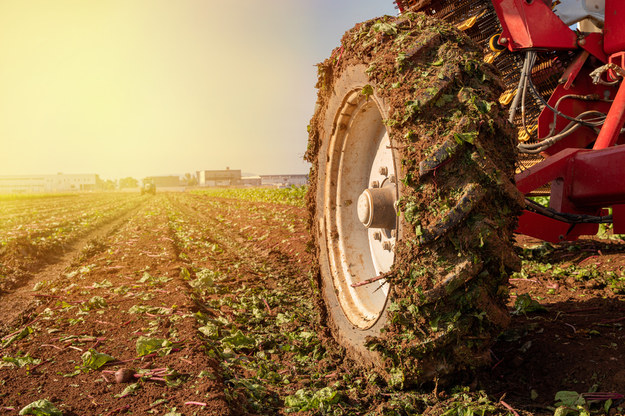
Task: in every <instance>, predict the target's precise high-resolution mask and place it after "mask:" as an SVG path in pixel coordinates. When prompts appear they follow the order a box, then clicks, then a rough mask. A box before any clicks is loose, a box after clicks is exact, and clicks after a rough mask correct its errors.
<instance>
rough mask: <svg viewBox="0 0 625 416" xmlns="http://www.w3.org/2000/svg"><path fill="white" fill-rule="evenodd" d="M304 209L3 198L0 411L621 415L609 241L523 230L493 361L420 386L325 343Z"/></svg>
mask: <svg viewBox="0 0 625 416" xmlns="http://www.w3.org/2000/svg"><path fill="white" fill-rule="evenodd" d="M304 199H305V195H304V192H302V191H301V190H296V191H293V190H276V191H273V192H266V191H258V190H237V191H228V190H220V191H214V192H212V191H210V192H197V193H159V192H157V194H156V195H155V196H140V195H137V194H80V195H64V196H46V197H42V198H22V199H15V200H12V199H0V339H1V340H0V357H2V360H1V361H0V414H7V415H12V414H18V413H19V412H20V410H22V409H24V408H25V407H27V406H29V405H31V407H33V408H35V407H39V408H40V409H41V412H43V413H40V414H51V415H60V414H63V415H116V414H136V415H147V414H154V415H170V416H174V415H195V414H197V415H204V414H205V415H246V414H257V415H265V414H270V415H271V414H288V413H298V414H331V415H348V414H361V415H365V414H370V415H378V414H387V415H412V414H426V415H473V414H476V415H477V414H502V415H505V414H509V415H517V414H518V415H553V414H554V413H555V412H556V407H558V405H562V404H565V405H568V406H569V407H570V408H571V411H570V412H569V413H568V414H569V415H580V416H581V415H584V414H588V413H584V412H585V411H586V410H585V407H587V408H589V410H590V411H591V413H592V414H612V415H614V414H624V413H625V402H624V400H623V399H624V396H623V395H625V366H624V365H623V363H624V362H625V330H624V329H623V325H625V302H624V301H625V244H624V243H623V241H622V240H621V239H620V238H616V237H615V236H609V235H608V236H605V237H604V238H593V239H586V240H581V241H579V242H575V243H567V244H563V245H559V246H553V245H549V244H544V243H541V242H540V241H537V240H532V239H529V238H525V237H519V238H518V243H517V249H518V251H519V253H520V254H521V257H522V259H523V269H522V271H521V272H519V273H517V274H515V275H514V276H512V279H511V281H510V301H509V309H510V312H511V314H512V322H511V325H510V328H509V329H508V330H507V331H506V332H505V333H504V334H502V336H501V337H500V339H499V340H498V342H497V343H496V344H495V346H494V347H493V349H492V364H491V366H490V367H489V368H486V369H484V371H482V372H480V373H478V374H477V375H476V376H475V377H468V378H466V379H464V380H461V382H459V383H460V384H458V385H457V386H455V387H449V388H445V389H443V388H442V387H440V388H439V387H438V386H422V387H421V388H416V387H415V386H405V385H403V383H402V380H401V378H398V379H397V380H393V382H391V383H390V384H389V383H387V382H385V381H384V380H383V379H381V378H380V377H379V376H377V375H376V374H375V373H374V372H372V371H368V370H365V369H361V368H359V367H358V363H354V362H351V361H349V360H347V359H346V358H344V355H343V353H342V351H341V349H340V348H339V347H338V346H336V344H335V343H334V342H333V341H332V339H331V338H329V332H328V331H327V330H326V329H325V328H324V326H323V313H322V312H321V310H320V308H319V306H318V304H317V301H316V299H317V288H316V276H315V275H314V272H313V271H314V270H315V268H314V261H315V260H314V259H313V258H312V256H311V254H310V253H311V251H310V250H309V248H308V246H307V245H308V241H309V237H308V231H307V221H308V219H307V212H306V208H305V207H304V205H305V202H304ZM118 380H119V381H121V382H117V381H118ZM563 391H568V392H569V393H562V392H563ZM559 392H560V393H559ZM572 392H576V393H572ZM556 395H558V398H559V400H556V399H555V397H556ZM578 405H579V406H581V407H577V406H578ZM46 409H47V410H46ZM33 414H34V413H33ZM560 414H561V415H564V414H566V413H564V411H563V410H560Z"/></svg>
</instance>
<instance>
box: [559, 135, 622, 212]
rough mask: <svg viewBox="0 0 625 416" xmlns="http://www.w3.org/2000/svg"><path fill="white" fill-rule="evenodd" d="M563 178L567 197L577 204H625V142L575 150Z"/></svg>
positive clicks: (582, 205)
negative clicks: (567, 174) (566, 188)
mask: <svg viewBox="0 0 625 416" xmlns="http://www.w3.org/2000/svg"><path fill="white" fill-rule="evenodd" d="M566 180H567V181H568V182H570V191H569V195H568V198H569V200H571V201H572V202H573V203H574V204H575V206H577V207H597V208H601V207H606V206H610V205H614V204H625V146H624V145H621V146H615V147H611V148H608V149H604V150H592V151H581V152H579V153H577V154H576V155H575V157H574V159H573V169H572V175H571V177H568V178H566Z"/></svg>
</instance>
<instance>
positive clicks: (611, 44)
mask: <svg viewBox="0 0 625 416" xmlns="http://www.w3.org/2000/svg"><path fill="white" fill-rule="evenodd" d="M492 3H493V6H494V8H495V11H496V12H497V15H498V17H499V20H500V22H501V25H502V28H503V33H502V35H501V36H502V38H504V41H503V42H501V43H502V44H505V45H506V46H507V48H508V49H509V50H510V51H513V52H517V51H523V50H546V51H550V50H563V49H564V50H571V51H578V52H579V59H577V60H575V61H574V62H573V63H572V64H571V66H570V67H569V68H568V69H567V71H565V74H564V79H563V80H562V82H563V83H562V85H560V86H558V87H557V88H556V90H555V91H554V93H553V94H552V96H551V97H550V99H549V103H550V105H552V106H553V105H555V103H556V102H557V101H558V99H560V98H561V97H563V96H564V95H568V94H579V95H590V94H596V95H597V96H598V97H600V98H609V99H612V100H614V101H613V102H612V103H611V104H610V103H606V102H603V101H599V100H595V101H581V100H575V99H565V100H564V101H563V102H562V104H561V106H560V107H559V108H558V109H559V110H560V111H562V112H563V113H565V114H567V115H569V116H571V117H573V116H576V115H578V114H580V113H582V112H584V111H587V110H591V109H592V110H597V111H601V112H603V113H607V117H606V120H605V122H604V124H603V126H602V128H601V130H600V131H599V134H598V135H596V134H595V132H594V131H593V130H592V129H590V128H588V127H581V128H579V129H578V130H577V131H576V132H575V133H573V134H571V135H570V136H569V137H567V138H566V139H564V140H562V141H560V142H558V143H556V144H554V145H553V146H552V147H551V148H549V149H547V150H546V152H545V156H546V158H545V159H544V160H543V161H542V162H540V163H538V164H537V165H535V166H533V167H532V168H530V169H528V170H525V171H524V172H522V173H520V174H518V175H517V176H516V178H515V179H516V182H517V187H518V189H519V190H520V191H521V192H523V193H524V194H528V193H530V192H532V191H534V190H536V189H537V188H539V187H541V186H543V185H545V184H547V183H551V198H550V207H551V208H553V209H555V210H557V211H559V212H565V213H573V214H588V215H596V216H598V215H602V214H603V213H604V208H605V207H612V215H613V221H614V230H615V232H617V233H623V232H625V145H617V143H625V135H621V134H620V132H621V129H622V128H623V125H624V124H625V82H622V83H621V85H620V86H619V87H618V89H617V88H615V87H608V86H604V85H595V84H592V83H591V82H589V80H590V77H589V73H590V71H592V70H593V69H595V68H596V67H598V66H600V65H602V64H603V63H605V62H606V61H610V62H613V61H614V62H616V63H617V64H619V65H620V66H623V65H624V62H625V59H624V55H623V53H622V52H623V51H625V28H624V26H623V25H622V23H621V21H622V19H623V18H624V17H625V2H623V1H621V0H607V1H606V22H605V30H604V34H603V36H602V35H601V34H590V35H581V34H576V33H575V32H573V31H572V30H571V29H570V28H568V27H567V26H566V25H565V24H564V23H563V22H562V21H561V20H560V19H559V18H558V17H557V16H556V15H555V14H554V13H553V12H552V11H551V8H550V7H549V6H548V5H547V4H546V2H544V1H542V0H492ZM589 57H590V58H589ZM591 58H592V59H594V60H595V61H594V62H591V61H592V59H591ZM552 123H553V112H552V111H551V110H550V109H548V108H546V109H544V110H543V112H542V114H541V115H540V117H539V121H538V125H539V128H538V134H539V137H545V136H546V135H547V134H548V133H549V130H550V125H551V124H552ZM568 123H569V121H568V120H566V119H564V118H562V117H558V118H557V122H556V131H561V130H562V128H564V127H565V126H566V125H567V124H568ZM591 145H592V146H593V147H592V150H590V149H587V148H588V147H589V146H591ZM597 230H598V224H576V225H572V224H569V223H565V222H562V221H558V220H556V219H553V218H548V217H546V216H543V215H540V214H537V213H533V212H529V211H524V213H523V215H521V217H520V218H519V226H518V228H517V232H519V233H522V234H527V235H531V236H534V237H537V238H540V239H543V240H546V241H551V242H557V241H561V240H575V239H577V238H578V237H579V236H580V235H588V234H596V232H597Z"/></svg>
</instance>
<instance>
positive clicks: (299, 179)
mask: <svg viewBox="0 0 625 416" xmlns="http://www.w3.org/2000/svg"><path fill="white" fill-rule="evenodd" d="M260 179H261V184H262V185H263V186H304V185H308V175H260Z"/></svg>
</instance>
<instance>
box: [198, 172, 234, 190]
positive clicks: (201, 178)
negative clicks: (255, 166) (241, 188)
mask: <svg viewBox="0 0 625 416" xmlns="http://www.w3.org/2000/svg"><path fill="white" fill-rule="evenodd" d="M197 178H198V185H200V186H238V185H241V170H240V169H224V170H200V171H198V172H197Z"/></svg>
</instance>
